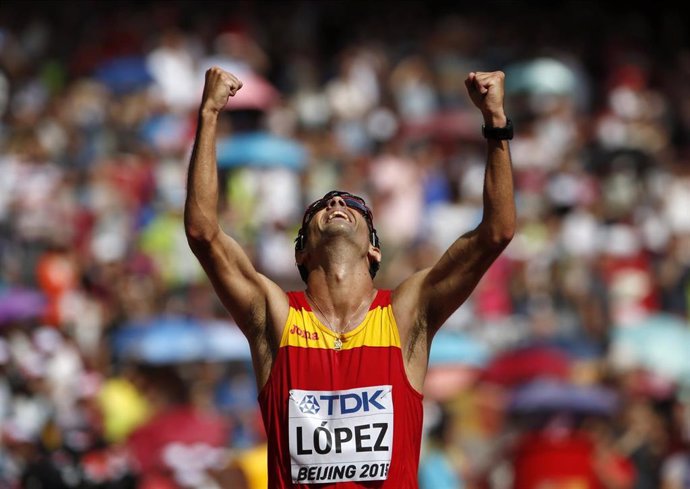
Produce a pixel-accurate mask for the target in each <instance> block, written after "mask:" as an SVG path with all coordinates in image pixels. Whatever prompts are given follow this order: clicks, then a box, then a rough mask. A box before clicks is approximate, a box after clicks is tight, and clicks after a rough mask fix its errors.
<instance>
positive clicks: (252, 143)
mask: <svg viewBox="0 0 690 489" xmlns="http://www.w3.org/2000/svg"><path fill="white" fill-rule="evenodd" d="M216 157H217V160H218V166H219V167H221V168H230V167H234V166H244V165H246V166H258V167H287V168H290V169H293V170H300V169H302V168H303V167H304V165H305V163H306V161H307V150H306V149H305V148H304V146H303V145H302V144H301V143H299V142H297V141H295V140H293V139H288V138H283V137H280V136H276V135H273V134H270V133H268V132H251V133H241V134H235V135H233V136H231V137H229V138H225V139H221V140H220V141H218V144H217V149H216Z"/></svg>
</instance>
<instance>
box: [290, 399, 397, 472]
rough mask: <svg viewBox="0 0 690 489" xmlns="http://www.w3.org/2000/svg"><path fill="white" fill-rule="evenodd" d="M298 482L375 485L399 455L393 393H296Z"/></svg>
mask: <svg viewBox="0 0 690 489" xmlns="http://www.w3.org/2000/svg"><path fill="white" fill-rule="evenodd" d="M289 405H290V406H289V415H290V422H289V430H290V433H289V438H290V457H291V465H292V467H291V472H292V482H295V483H297V482H298V483H302V484H311V483H325V482H343V481H374V480H385V479H386V478H387V477H388V468H389V467H390V461H391V456H392V454H393V387H392V386H390V385H378V386H372V387H363V388H358V389H348V390H342V391H304V390H299V389H293V390H291V391H290V400H289Z"/></svg>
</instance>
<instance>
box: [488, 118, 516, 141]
mask: <svg viewBox="0 0 690 489" xmlns="http://www.w3.org/2000/svg"><path fill="white" fill-rule="evenodd" d="M482 136H484V137H485V138H486V139H498V140H505V139H513V121H511V120H510V119H506V125H505V127H486V125H485V124H482Z"/></svg>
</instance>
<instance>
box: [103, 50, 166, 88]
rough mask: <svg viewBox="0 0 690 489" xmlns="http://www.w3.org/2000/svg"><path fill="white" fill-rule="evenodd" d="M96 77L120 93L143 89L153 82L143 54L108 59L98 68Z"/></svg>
mask: <svg viewBox="0 0 690 489" xmlns="http://www.w3.org/2000/svg"><path fill="white" fill-rule="evenodd" d="M94 78H95V79H96V80H98V81H99V82H101V83H103V84H104V85H105V86H107V87H108V88H109V89H110V90H111V91H112V92H113V93H115V94H118V95H121V94H125V93H129V92H133V91H135V90H139V89H142V88H144V87H146V86H148V85H149V84H150V83H152V82H153V77H152V76H151V73H150V72H149V69H148V67H147V66H146V59H145V58H144V57H142V56H124V57H121V58H114V59H110V60H107V61H105V62H104V63H101V64H100V65H99V66H98V67H97V68H96V70H95V72H94Z"/></svg>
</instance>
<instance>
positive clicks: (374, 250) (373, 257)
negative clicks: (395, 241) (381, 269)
mask: <svg viewBox="0 0 690 489" xmlns="http://www.w3.org/2000/svg"><path fill="white" fill-rule="evenodd" d="M367 257H368V258H369V263H371V262H373V261H375V262H377V263H381V258H382V254H381V250H380V249H379V248H378V247H376V246H374V245H372V244H369V251H367Z"/></svg>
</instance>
